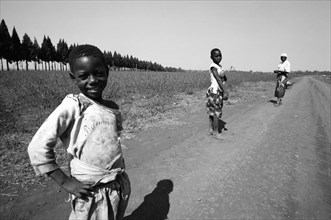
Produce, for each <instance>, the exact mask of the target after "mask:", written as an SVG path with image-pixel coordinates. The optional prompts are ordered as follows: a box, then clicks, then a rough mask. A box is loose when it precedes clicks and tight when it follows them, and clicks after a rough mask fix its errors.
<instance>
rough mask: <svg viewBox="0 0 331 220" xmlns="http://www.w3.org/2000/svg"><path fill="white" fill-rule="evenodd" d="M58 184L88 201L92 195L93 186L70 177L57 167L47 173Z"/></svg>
mask: <svg viewBox="0 0 331 220" xmlns="http://www.w3.org/2000/svg"><path fill="white" fill-rule="evenodd" d="M47 175H48V176H49V177H51V178H52V179H53V180H54V181H55V182H56V183H57V184H59V185H60V186H61V187H62V188H63V189H65V190H66V191H67V192H69V193H71V194H73V195H75V196H77V197H78V198H80V199H83V200H85V201H87V200H88V199H87V197H92V196H93V195H92V193H91V190H92V188H93V187H92V186H91V185H88V184H83V183H82V182H80V181H78V180H77V179H76V178H74V177H72V176H70V177H68V176H67V175H66V174H65V173H64V172H63V171H62V170H61V169H56V170H53V171H50V172H48V173H47Z"/></svg>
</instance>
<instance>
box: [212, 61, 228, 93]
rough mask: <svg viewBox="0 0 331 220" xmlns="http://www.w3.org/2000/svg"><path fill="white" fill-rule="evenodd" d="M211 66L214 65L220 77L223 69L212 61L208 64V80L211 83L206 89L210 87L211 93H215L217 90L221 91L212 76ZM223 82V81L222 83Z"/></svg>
mask: <svg viewBox="0 0 331 220" xmlns="http://www.w3.org/2000/svg"><path fill="white" fill-rule="evenodd" d="M212 67H215V68H216V69H217V74H218V75H219V76H220V77H221V74H222V73H224V70H223V68H222V66H219V65H217V64H216V63H212V64H210V67H209V73H210V81H211V85H210V86H209V88H208V89H212V90H213V93H215V94H216V93H217V91H218V90H220V91H221V88H220V87H219V85H218V83H217V80H216V79H215V77H214V74H213V72H212V71H211V69H212ZM224 83H225V82H223V84H224Z"/></svg>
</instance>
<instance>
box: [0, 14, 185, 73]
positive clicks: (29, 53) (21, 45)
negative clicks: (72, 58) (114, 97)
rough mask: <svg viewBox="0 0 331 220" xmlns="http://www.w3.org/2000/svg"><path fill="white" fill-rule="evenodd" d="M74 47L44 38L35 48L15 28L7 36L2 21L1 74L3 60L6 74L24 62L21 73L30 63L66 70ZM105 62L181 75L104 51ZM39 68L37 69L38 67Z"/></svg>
mask: <svg viewBox="0 0 331 220" xmlns="http://www.w3.org/2000/svg"><path fill="white" fill-rule="evenodd" d="M76 46H77V45H76V44H73V45H68V44H67V43H66V42H65V41H64V39H60V40H59V42H58V43H57V44H56V46H55V45H53V43H52V41H51V39H50V38H49V37H48V36H44V39H43V42H42V43H41V45H40V46H39V44H38V42H37V39H36V38H34V40H33V41H32V40H31V38H30V37H29V36H28V35H27V34H26V33H25V34H24V36H23V39H22V41H21V40H20V38H19V36H18V34H17V31H16V29H15V27H14V28H13V31H12V35H11V36H10V34H9V31H8V28H7V25H6V23H5V21H4V20H3V19H2V20H1V24H0V59H1V70H4V63H3V60H5V61H6V69H7V70H8V71H9V70H10V68H9V64H11V63H15V64H16V69H17V70H20V67H19V63H20V62H25V69H26V70H29V63H31V62H33V63H34V70H40V69H41V70H58V69H59V70H67V66H68V65H67V64H68V58H69V54H70V52H71V50H72V49H73V48H74V47H76ZM104 55H105V57H106V62H107V64H108V66H109V67H110V68H111V69H114V70H120V69H130V70H133V69H135V70H150V71H167V72H175V71H183V70H182V69H180V68H174V67H163V66H162V65H161V64H158V63H156V62H151V61H143V60H139V59H138V58H136V57H133V56H129V55H126V56H122V55H121V54H120V53H118V52H116V51H114V53H111V52H110V51H104ZM40 64H41V67H40Z"/></svg>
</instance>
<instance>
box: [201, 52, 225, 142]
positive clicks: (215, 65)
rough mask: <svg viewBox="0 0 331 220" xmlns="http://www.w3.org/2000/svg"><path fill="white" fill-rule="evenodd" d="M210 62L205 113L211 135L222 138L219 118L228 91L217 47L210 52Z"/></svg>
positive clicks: (220, 54)
mask: <svg viewBox="0 0 331 220" xmlns="http://www.w3.org/2000/svg"><path fill="white" fill-rule="evenodd" d="M210 58H211V59H212V61H213V62H212V64H211V65H210V67H209V73H210V80H211V85H210V86H209V88H208V90H207V94H206V95H207V104H206V106H207V113H208V115H209V132H208V134H210V135H213V137H215V138H218V139H222V137H221V134H220V133H219V126H218V125H219V120H220V119H221V117H222V108H223V100H227V99H228V93H227V91H226V90H225V81H227V77H226V75H225V73H224V70H223V68H222V65H221V64H220V63H221V61H222V53H221V50H219V49H218V48H215V49H212V50H211V52H210Z"/></svg>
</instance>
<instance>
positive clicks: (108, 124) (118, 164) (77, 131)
mask: <svg viewBox="0 0 331 220" xmlns="http://www.w3.org/2000/svg"><path fill="white" fill-rule="evenodd" d="M121 129H122V125H121V120H120V112H119V110H118V109H111V108H108V107H105V106H104V105H101V104H100V103H97V102H95V101H93V100H91V99H89V98H88V97H86V96H84V95H83V94H79V101H78V98H77V96H74V95H68V96H66V97H65V98H64V100H63V101H62V103H61V104H60V105H59V106H58V107H57V108H56V109H55V110H54V111H53V112H52V113H51V115H50V116H49V117H48V118H47V120H46V121H45V122H44V123H43V124H42V125H41V127H40V128H39V129H38V131H37V132H36V134H35V135H34V137H33V139H32V141H31V143H30V144H29V146H28V153H29V157H30V160H31V164H32V166H33V168H34V170H35V172H36V174H37V175H40V174H45V173H48V172H50V171H53V170H55V169H57V168H58V167H59V166H58V164H57V163H56V159H55V154H54V147H55V145H56V142H57V140H58V138H60V140H61V141H62V143H63V145H64V146H65V148H66V149H67V152H68V153H70V154H72V155H73V156H74V158H78V159H79V160H81V161H83V162H85V163H87V164H91V165H93V166H97V167H100V168H102V169H106V170H110V169H116V168H124V160H123V157H122V149H121V145H120V141H119V136H118V132H119V130H121Z"/></svg>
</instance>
